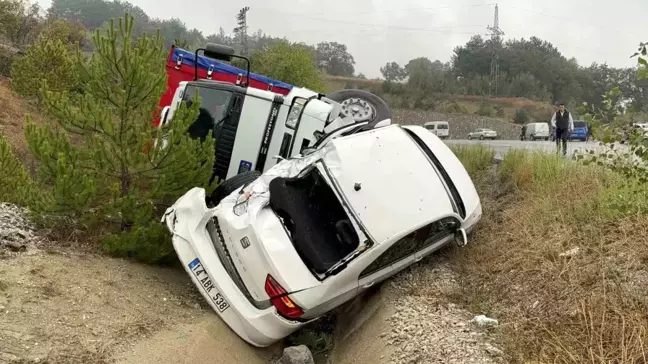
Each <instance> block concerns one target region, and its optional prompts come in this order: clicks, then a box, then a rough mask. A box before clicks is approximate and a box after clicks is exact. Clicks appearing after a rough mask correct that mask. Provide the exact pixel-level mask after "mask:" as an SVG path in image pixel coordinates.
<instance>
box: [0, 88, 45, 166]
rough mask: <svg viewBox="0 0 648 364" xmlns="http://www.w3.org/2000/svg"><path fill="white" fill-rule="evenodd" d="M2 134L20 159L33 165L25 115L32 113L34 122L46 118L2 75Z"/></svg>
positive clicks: (0, 95)
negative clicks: (25, 131)
mask: <svg viewBox="0 0 648 364" xmlns="http://www.w3.org/2000/svg"><path fill="white" fill-rule="evenodd" d="M0 106H1V107H0V134H2V135H3V136H4V137H5V138H6V139H7V141H8V142H9V144H10V145H11V147H12V148H13V150H14V153H16V156H17V157H18V159H20V160H21V161H22V162H23V163H25V164H26V165H28V167H33V166H32V165H33V162H34V161H33V158H32V157H31V154H30V152H29V149H28V148H27V141H26V140H25V133H24V123H25V117H26V116H27V115H30V116H31V117H32V119H33V120H34V122H37V123H42V122H44V119H43V118H42V117H41V116H40V115H39V114H38V112H37V110H36V108H35V107H34V106H33V105H31V104H29V103H28V102H27V101H25V100H23V99H21V98H20V97H19V96H18V95H16V94H15V93H14V92H13V91H12V89H11V82H10V81H9V80H8V79H6V78H2V77H0Z"/></svg>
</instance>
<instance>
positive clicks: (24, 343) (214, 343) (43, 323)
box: [0, 250, 274, 364]
mask: <svg viewBox="0 0 648 364" xmlns="http://www.w3.org/2000/svg"><path fill="white" fill-rule="evenodd" d="M203 305H204V303H203V300H202V297H200V296H199V295H198V293H197V291H196V290H195V289H194V287H193V285H192V284H191V282H190V281H189V278H188V277H187V276H186V274H185V273H184V271H180V270H176V269H169V268H155V267H150V266H144V265H140V264H135V263H132V262H128V261H124V260H119V259H111V258H107V257H103V256H95V255H90V254H73V253H69V252H65V253H61V252H59V253H54V252H44V251H34V250H31V251H28V252H26V253H21V254H19V255H12V256H6V255H5V257H4V259H1V260H0V363H3V364H4V363H21V364H24V363H37V362H40V363H43V362H45V363H65V364H76V363H79V364H80V363H97V364H101V363H109V362H113V359H118V362H119V363H156V364H163V363H169V364H172V363H173V364H177V363H189V362H195V361H196V359H199V358H206V357H211V358H218V359H217V361H213V360H212V361H210V363H233V364H236V363H241V364H243V363H251V364H255V363H263V362H265V360H267V359H268V358H270V356H272V354H273V352H274V351H273V349H272V348H271V349H267V350H257V349H254V348H252V347H251V346H249V345H247V344H245V343H244V342H243V341H241V340H240V339H239V338H238V337H237V336H236V335H235V334H234V333H233V332H232V331H230V330H229V328H228V327H227V326H226V325H224V324H223V323H222V322H221V321H220V320H219V319H218V318H217V317H216V316H215V315H214V314H213V313H212V312H211V310H209V308H208V307H207V306H206V305H205V306H204V307H203ZM218 360H220V361H218Z"/></svg>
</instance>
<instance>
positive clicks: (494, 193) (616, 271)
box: [454, 151, 648, 363]
mask: <svg viewBox="0 0 648 364" xmlns="http://www.w3.org/2000/svg"><path fill="white" fill-rule="evenodd" d="M466 154H467V152H466V151H464V153H463V155H464V157H465V155H466ZM476 154H477V155H481V154H482V152H476ZM479 158H480V157H478V156H473V159H479ZM477 183H478V185H479V189H480V190H481V196H482V201H483V203H484V220H483V221H482V223H481V226H480V228H479V229H478V230H477V231H476V234H475V238H474V239H475V240H474V242H473V244H472V247H471V248H470V249H468V250H464V251H463V252H462V254H457V255H456V256H455V257H454V259H455V261H456V263H457V265H458V266H459V267H460V268H461V270H462V272H463V277H464V279H465V281H464V282H462V286H463V289H464V295H463V299H464V300H465V304H466V305H468V306H470V308H471V309H472V310H473V312H475V313H484V314H486V315H489V316H491V317H496V318H498V319H499V320H500V323H501V326H500V329H499V339H500V340H501V344H502V345H503V347H504V348H505V352H506V353H507V356H508V359H510V361H511V362H514V363H525V362H528V361H530V360H536V361H540V362H543V363H548V362H552V363H645V362H646V360H647V359H648V332H647V330H648V315H646V312H648V296H646V295H645V292H646V289H647V288H648V269H646V263H647V262H648V231H647V230H646V229H645V226H646V224H648V217H646V216H645V215H638V214H634V213H629V212H628V211H630V210H628V211H611V210H613V209H614V206H616V205H615V204H614V203H611V201H610V199H613V198H616V197H615V196H619V193H617V192H618V191H622V188H621V187H620V185H619V178H618V177H617V176H615V175H613V174H611V173H608V172H606V171H603V170H601V169H597V168H595V167H584V166H581V165H576V164H573V163H569V162H566V161H564V160H561V159H559V158H555V157H553V156H549V155H539V154H537V155H528V154H525V153H523V152H510V153H509V154H507V157H505V160H504V162H503V163H502V165H501V166H500V170H499V172H498V173H492V174H491V175H490V178H483V179H478V180H477ZM620 193H621V194H622V192H620Z"/></svg>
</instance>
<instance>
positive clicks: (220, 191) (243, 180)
mask: <svg viewBox="0 0 648 364" xmlns="http://www.w3.org/2000/svg"><path fill="white" fill-rule="evenodd" d="M259 176H261V173H260V172H258V171H247V172H243V173H241V174H237V175H236V176H234V177H231V178H229V179H226V180H225V181H224V182H223V183H221V184H219V185H218V187H216V189H214V192H212V194H211V195H210V196H209V201H208V203H211V204H213V205H214V206H216V205H218V204H219V203H220V202H221V200H222V199H224V198H225V197H227V196H228V195H229V194H231V193H232V192H234V191H236V190H238V189H239V188H241V187H243V186H245V185H247V184H249V183H250V182H253V181H254V180H256V179H257V178H259Z"/></svg>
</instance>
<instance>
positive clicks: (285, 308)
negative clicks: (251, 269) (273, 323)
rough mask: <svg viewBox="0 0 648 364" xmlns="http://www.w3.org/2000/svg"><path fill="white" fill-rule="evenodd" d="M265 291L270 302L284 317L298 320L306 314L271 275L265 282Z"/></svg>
mask: <svg viewBox="0 0 648 364" xmlns="http://www.w3.org/2000/svg"><path fill="white" fill-rule="evenodd" d="M265 291H266V293H267V294H268V297H270V302H272V304H273V305H274V306H275V308H276V309H277V311H279V314H281V315H282V316H284V317H286V318H289V319H297V318H299V317H301V315H303V314H304V311H303V310H302V309H301V308H300V307H299V306H297V304H295V302H293V300H291V299H290V297H288V292H286V290H285V289H284V288H283V287H281V285H280V284H279V283H277V281H275V279H274V278H272V276H271V275H269V274H268V276H267V277H266V281H265Z"/></svg>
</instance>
